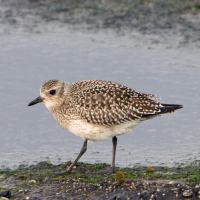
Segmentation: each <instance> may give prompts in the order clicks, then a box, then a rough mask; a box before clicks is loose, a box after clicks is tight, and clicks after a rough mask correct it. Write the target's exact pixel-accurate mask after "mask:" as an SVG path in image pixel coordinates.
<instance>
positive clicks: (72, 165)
mask: <svg viewBox="0 0 200 200" xmlns="http://www.w3.org/2000/svg"><path fill="white" fill-rule="evenodd" d="M86 150H87V140H85V141H84V143H83V147H82V149H81V151H80V153H79V155H78V156H77V158H76V159H75V161H74V162H73V163H72V164H71V165H70V166H69V168H68V169H67V170H66V171H63V172H55V174H57V175H61V174H65V173H71V171H72V169H73V167H74V165H75V164H76V163H77V162H78V160H79V159H80V158H81V156H82V155H83V154H84V153H85V152H86Z"/></svg>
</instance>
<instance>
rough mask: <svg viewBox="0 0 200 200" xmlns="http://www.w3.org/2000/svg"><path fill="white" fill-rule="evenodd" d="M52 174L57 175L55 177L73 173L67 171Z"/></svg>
mask: <svg viewBox="0 0 200 200" xmlns="http://www.w3.org/2000/svg"><path fill="white" fill-rule="evenodd" d="M52 174H55V175H63V174H71V171H70V170H65V171H63V172H53V173H52Z"/></svg>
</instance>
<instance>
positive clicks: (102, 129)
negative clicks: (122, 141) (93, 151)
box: [64, 119, 139, 142]
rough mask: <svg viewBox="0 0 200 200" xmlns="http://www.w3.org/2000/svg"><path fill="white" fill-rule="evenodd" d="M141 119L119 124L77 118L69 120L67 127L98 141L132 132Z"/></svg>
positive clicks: (84, 136) (79, 134)
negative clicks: (98, 122) (104, 123)
mask: <svg viewBox="0 0 200 200" xmlns="http://www.w3.org/2000/svg"><path fill="white" fill-rule="evenodd" d="M138 123H139V121H137V120H135V121H130V122H124V123H122V124H119V125H111V126H108V125H96V124H92V123H89V122H87V121H85V120H81V119H76V120H69V121H68V123H67V124H68V125H67V127H64V128H65V129H67V130H69V131H70V132H72V133H74V134H75V135H77V136H79V137H81V138H83V139H84V140H85V139H87V140H88V141H91V142H97V141H101V140H107V139H109V138H112V137H114V136H118V135H122V134H125V133H128V132H130V131H131V130H132V129H133V127H134V126H136V125H137V124H138Z"/></svg>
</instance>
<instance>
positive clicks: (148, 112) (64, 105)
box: [29, 79, 182, 144]
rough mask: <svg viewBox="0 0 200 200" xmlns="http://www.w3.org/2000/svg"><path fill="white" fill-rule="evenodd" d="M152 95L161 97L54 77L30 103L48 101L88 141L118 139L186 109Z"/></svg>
mask: <svg viewBox="0 0 200 200" xmlns="http://www.w3.org/2000/svg"><path fill="white" fill-rule="evenodd" d="M54 92H55V93H54ZM152 98H157V97H156V96H155V95H152V94H143V93H139V92H136V91H134V90H132V89H130V88H128V87H125V86H123V85H120V84H118V83H114V82H110V81H102V80H88V81H78V82H75V83H72V84H71V85H69V84H68V83H66V82H64V81H60V80H55V79H54V80H49V81H46V82H45V83H44V84H43V85H42V86H41V89H40V97H38V98H37V99H36V100H34V101H32V102H31V103H30V104H29V105H34V104H36V103H38V102H44V104H45V105H46V107H47V108H48V109H49V110H50V111H51V112H52V114H53V115H54V118H55V120H56V121H57V123H58V124H59V125H60V126H61V127H62V128H64V129H67V130H69V131H71V132H72V133H74V134H76V135H77V136H79V137H81V138H83V139H85V141H93V142H96V141H99V140H106V139H108V138H114V137H115V138H116V136H118V135H121V134H125V133H127V132H129V131H131V129H132V128H133V127H134V126H135V125H137V124H138V123H139V122H140V121H143V120H146V119H149V118H152V117H154V116H157V115H159V114H163V113H170V112H174V111H175V110H176V109H179V108H182V106H180V105H173V104H172V105H168V104H161V103H159V102H157V101H154V100H152ZM113 144H114V143H113Z"/></svg>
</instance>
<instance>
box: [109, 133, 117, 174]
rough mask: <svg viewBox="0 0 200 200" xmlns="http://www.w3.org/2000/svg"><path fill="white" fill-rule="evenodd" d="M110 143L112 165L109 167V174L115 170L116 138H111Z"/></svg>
mask: <svg viewBox="0 0 200 200" xmlns="http://www.w3.org/2000/svg"><path fill="white" fill-rule="evenodd" d="M112 142H113V154H112V165H111V171H110V173H111V174H112V173H113V172H114V169H115V154H116V148H117V137H116V136H114V137H113V138H112Z"/></svg>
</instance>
